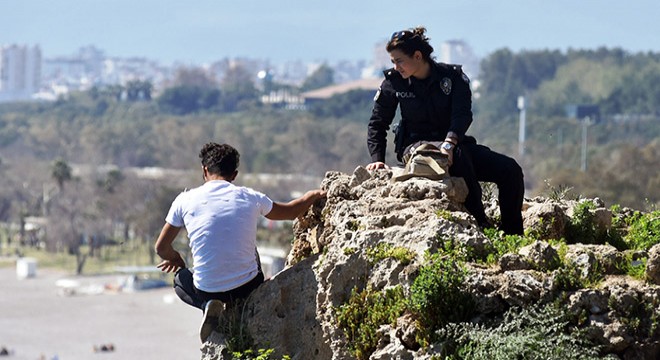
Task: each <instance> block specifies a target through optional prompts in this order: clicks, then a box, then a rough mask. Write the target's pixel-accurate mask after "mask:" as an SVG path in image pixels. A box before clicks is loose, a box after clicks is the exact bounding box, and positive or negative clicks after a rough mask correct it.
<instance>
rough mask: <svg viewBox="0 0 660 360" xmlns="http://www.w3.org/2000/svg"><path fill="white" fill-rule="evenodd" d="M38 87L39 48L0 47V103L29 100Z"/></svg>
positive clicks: (39, 80) (39, 75) (39, 82)
mask: <svg viewBox="0 0 660 360" xmlns="http://www.w3.org/2000/svg"><path fill="white" fill-rule="evenodd" d="M40 86H41V49H40V48H39V46H33V47H29V46H25V45H22V46H19V45H9V46H0V101H14V100H26V99H29V98H30V97H31V96H32V94H34V93H36V92H38V91H39V88H40Z"/></svg>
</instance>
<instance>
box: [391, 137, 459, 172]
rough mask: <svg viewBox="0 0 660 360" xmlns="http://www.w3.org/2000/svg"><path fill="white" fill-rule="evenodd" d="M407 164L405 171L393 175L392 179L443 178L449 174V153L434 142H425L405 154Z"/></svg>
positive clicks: (404, 158)
mask: <svg viewBox="0 0 660 360" xmlns="http://www.w3.org/2000/svg"><path fill="white" fill-rule="evenodd" d="M403 161H404V163H405V164H406V166H405V168H404V169H403V172H402V173H401V174H399V175H396V176H393V177H392V181H405V180H408V179H410V178H412V177H423V178H427V179H431V180H442V179H444V178H445V177H447V176H449V174H448V168H449V166H448V161H447V155H445V154H443V153H442V152H441V151H440V149H439V148H438V147H436V146H435V145H433V144H429V143H423V144H421V145H419V146H417V147H416V148H414V149H411V151H410V152H409V153H407V154H404V155H403Z"/></svg>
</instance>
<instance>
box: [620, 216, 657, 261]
mask: <svg viewBox="0 0 660 360" xmlns="http://www.w3.org/2000/svg"><path fill="white" fill-rule="evenodd" d="M627 223H628V224H629V225H628V233H627V234H626V235H625V236H624V240H625V242H626V243H627V244H628V246H629V247H630V248H631V249H635V250H645V251H646V250H649V249H650V248H651V247H652V246H653V245H655V244H659V243H660V210H655V211H652V212H649V213H644V214H643V213H641V212H639V211H636V212H635V213H634V214H633V216H631V217H630V218H629V219H627Z"/></svg>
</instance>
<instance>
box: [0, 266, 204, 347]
mask: <svg viewBox="0 0 660 360" xmlns="http://www.w3.org/2000/svg"><path fill="white" fill-rule="evenodd" d="M118 277H119V275H104V276H73V275H69V274H65V273H62V272H58V271H54V270H46V269H40V268H39V269H37V271H36V276H35V277H32V278H27V279H18V277H17V275H16V269H15V268H14V267H6V268H0V288H1V294H0V349H2V348H3V347H5V348H6V349H8V350H9V351H10V355H9V356H0V358H2V359H5V358H6V359H8V360H19V359H20V360H37V359H45V360H54V359H57V360H84V359H104V360H106V359H107V360H109V359H122V360H133V359H135V360H137V359H142V360H144V359H159V360H169V359H184V360H185V359H199V358H200V354H201V353H200V350H199V347H200V345H201V344H200V340H199V333H198V329H199V324H200V321H201V311H199V310H197V309H195V308H192V307H190V306H188V305H186V304H184V303H183V302H181V301H180V300H179V299H178V298H177V297H176V295H175V294H174V291H173V290H172V288H171V287H167V288H160V289H154V290H145V291H138V292H133V293H128V292H116V291H102V292H101V291H100V290H101V289H102V287H103V286H104V285H105V284H113V283H117V279H118ZM62 279H64V280H65V282H71V281H75V282H77V283H78V284H79V285H80V288H82V289H97V290H99V291H97V293H93V292H92V293H93V294H82V293H80V292H79V293H77V294H74V295H64V294H63V291H62V287H61V286H57V285H56V282H58V280H59V281H60V284H61V283H62V281H61V280H62ZM69 280H71V281H69ZM98 292H100V293H98ZM103 345H106V346H107V345H112V346H113V347H114V351H111V352H100V351H99V352H95V351H94V347H95V346H96V347H97V348H100V347H101V346H103Z"/></svg>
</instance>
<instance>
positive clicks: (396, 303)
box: [335, 286, 406, 359]
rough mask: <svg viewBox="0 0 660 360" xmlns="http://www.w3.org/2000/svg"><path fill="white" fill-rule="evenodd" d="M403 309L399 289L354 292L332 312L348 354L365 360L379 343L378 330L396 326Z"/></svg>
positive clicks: (403, 301)
mask: <svg viewBox="0 0 660 360" xmlns="http://www.w3.org/2000/svg"><path fill="white" fill-rule="evenodd" d="M405 307H406V305H405V300H404V296H403V290H402V288H401V287H399V286H397V287H394V288H390V289H386V290H384V291H374V290H373V289H371V288H367V289H365V290H363V291H358V290H357V288H354V289H353V290H352V291H351V297H350V298H349V299H348V301H347V302H346V303H345V304H343V305H340V306H339V307H338V308H336V309H335V312H336V314H337V322H338V325H339V327H340V328H341V329H342V330H343V331H344V334H345V335H346V338H347V342H348V349H349V352H350V353H351V354H352V355H353V356H355V357H356V358H357V359H368V358H369V356H370V355H371V353H373V352H374V350H375V349H376V346H377V345H378V341H379V340H380V335H379V334H378V328H380V326H381V325H385V324H391V325H395V324H396V319H397V318H398V317H399V316H401V315H402V314H403V311H404V310H405Z"/></svg>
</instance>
